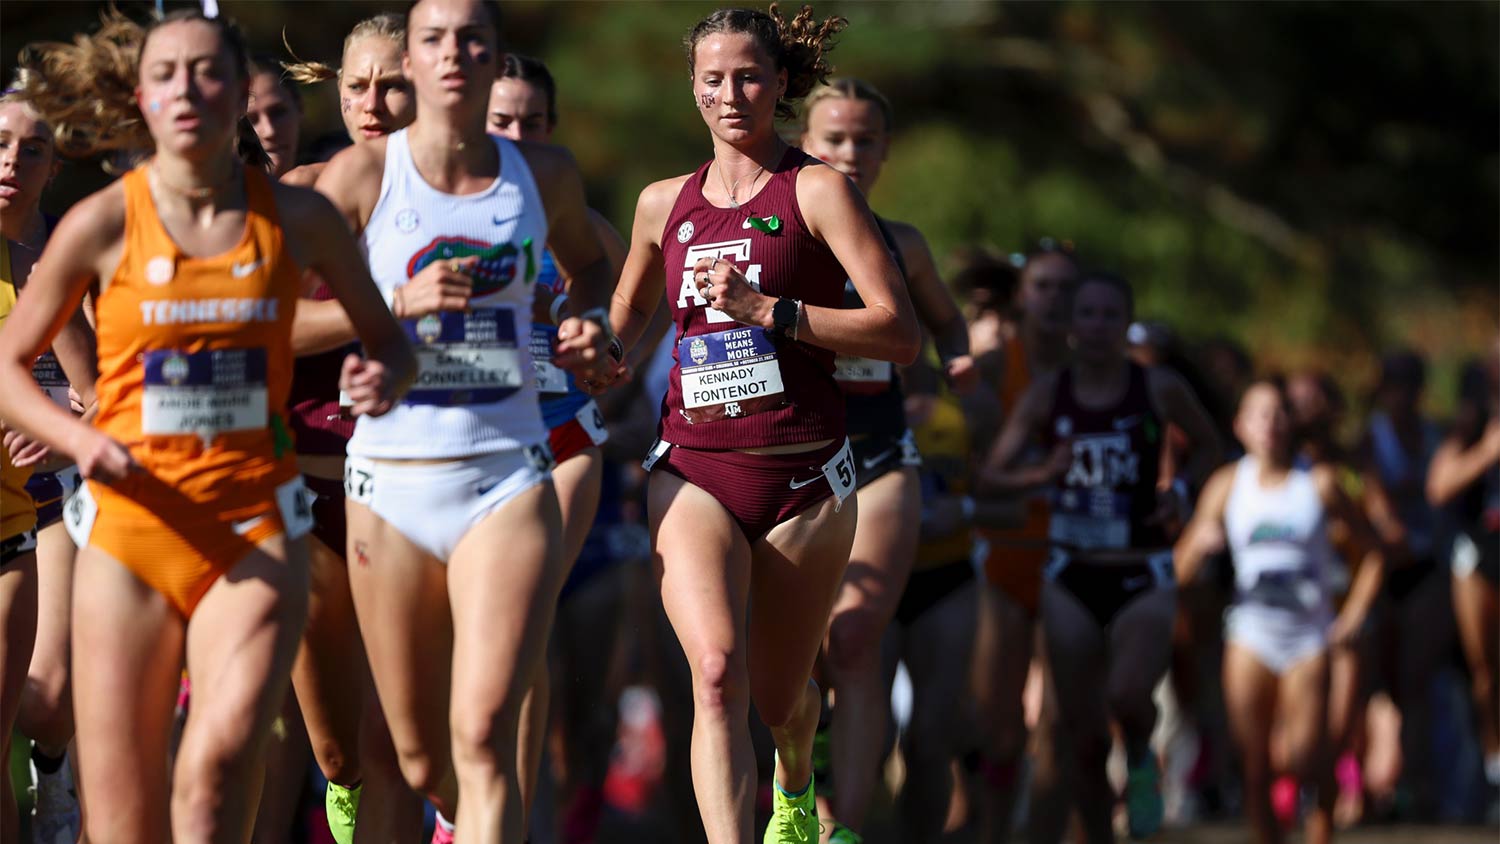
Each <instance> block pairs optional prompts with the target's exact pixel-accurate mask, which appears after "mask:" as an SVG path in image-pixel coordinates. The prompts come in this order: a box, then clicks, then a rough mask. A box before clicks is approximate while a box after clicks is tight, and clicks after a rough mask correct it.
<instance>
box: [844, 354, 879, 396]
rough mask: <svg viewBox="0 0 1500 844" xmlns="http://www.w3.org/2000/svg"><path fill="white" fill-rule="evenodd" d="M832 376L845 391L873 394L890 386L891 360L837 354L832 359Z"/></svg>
mask: <svg viewBox="0 0 1500 844" xmlns="http://www.w3.org/2000/svg"><path fill="white" fill-rule="evenodd" d="M833 366H834V370H833V377H834V380H836V381H838V382H839V386H840V387H842V388H844V392H846V393H855V394H859V395H873V394H876V393H883V392H885V391H886V390H889V389H890V388H891V362H890V361H888V360H871V359H870V358H857V357H849V356H847V355H839V356H838V357H836V358H834V361H833Z"/></svg>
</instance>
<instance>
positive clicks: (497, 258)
mask: <svg viewBox="0 0 1500 844" xmlns="http://www.w3.org/2000/svg"><path fill="white" fill-rule="evenodd" d="M524 245H525V247H526V248H527V250H528V253H529V251H530V246H531V241H530V239H529V238H528V239H527V241H526V243H525V244H524ZM471 255H478V256H480V258H479V263H478V264H476V265H475V266H474V269H473V271H472V272H471V274H470V275H471V276H472V277H473V279H474V292H473V293H472V294H470V296H471V297H472V298H475V299H478V298H480V297H481V296H488V295H489V294H491V293H498V292H500V291H501V290H504V289H505V288H507V287H509V286H510V283H511V282H512V281H515V280H516V273H517V271H518V270H519V268H520V263H521V248H520V247H517V246H516V245H515V244H514V243H510V242H508V241H507V242H505V243H500V244H491V243H486V242H485V241H482V240H475V239H474V238H472V237H436V238H433V239H432V242H431V243H429V244H427V245H426V246H424V247H422V248H421V249H418V250H417V252H416V254H414V255H412V256H411V260H410V261H407V262H406V277H407V278H412V277H413V276H415V275H416V274H417V273H419V272H421V271H422V268H423V267H425V266H427V265H428V264H430V263H432V262H433V261H450V260H453V259H456V258H468V257H469V256H471ZM532 265H533V266H535V264H534V262H533V264H532Z"/></svg>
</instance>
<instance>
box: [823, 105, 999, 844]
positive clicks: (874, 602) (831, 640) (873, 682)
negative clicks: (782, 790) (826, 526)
mask: <svg viewBox="0 0 1500 844" xmlns="http://www.w3.org/2000/svg"><path fill="white" fill-rule="evenodd" d="M803 114H804V120H805V123H804V128H803V131H802V149H803V151H805V152H806V153H807V154H808V155H811V156H813V157H814V158H817V159H820V160H822V161H824V162H825V163H827V164H829V165H830V166H832V167H833V168H834V169H836V170H838V171H839V172H841V173H843V174H844V175H846V176H848V177H849V178H850V179H852V180H853V181H854V184H855V186H856V187H858V188H859V190H860V193H861V194H863V195H865V196H866V197H868V196H869V194H870V190H871V189H872V188H874V187H875V182H876V180H877V179H879V178H880V169H881V166H882V165H884V164H885V159H886V155H887V153H888V152H889V150H890V138H891V131H892V130H893V129H894V125H893V123H894V120H893V112H892V109H891V105H890V102H889V101H888V100H887V99H886V98H885V96H884V95H882V94H881V93H880V92H879V91H877V90H875V88H873V87H872V86H870V85H869V84H868V83H866V82H862V81H860V80H858V79H838V80H834V81H832V82H830V83H829V84H828V85H825V86H823V87H820V88H818V89H817V90H815V91H813V92H812V93H811V94H809V95H808V97H807V102H806V104H805V105H804V106H803ZM875 223H876V225H877V226H878V227H879V230H880V234H881V237H882V239H883V240H884V241H885V245H886V248H887V249H888V250H889V251H890V253H891V256H892V258H893V259H894V260H895V262H896V266H897V267H898V268H899V269H900V270H901V272H902V275H903V277H904V278H905V280H906V285H907V292H908V293H909V294H910V296H911V300H912V304H914V305H915V306H916V309H917V316H918V317H919V318H920V319H921V322H922V324H923V325H925V326H927V328H928V330H929V331H931V332H932V335H933V338H934V342H935V344H936V346H937V350H938V357H939V358H940V359H941V361H942V363H943V369H944V374H945V375H946V376H947V378H948V380H949V383H951V384H952V385H954V387H955V388H957V389H959V390H961V391H967V390H969V389H970V388H972V387H973V386H974V384H975V383H976V381H977V380H978V375H979V372H978V370H976V369H975V368H974V360H973V358H971V357H969V330H968V327H967V326H966V325H965V324H964V318H963V314H961V313H960V312H959V310H958V305H957V304H956V303H954V301H953V297H952V295H951V294H949V292H948V289H947V287H946V286H944V284H943V280H942V279H941V278H939V277H938V274H937V267H936V266H935V265H934V263H933V260H932V251H931V250H930V249H928V247H927V240H926V238H924V237H922V233H921V232H919V231H917V229H916V227H914V226H912V225H910V224H907V223H898V222H895V221H888V220H884V219H881V218H880V217H878V216H877V217H876V218H875ZM844 297H845V300H846V304H847V305H849V306H851V307H859V304H860V299H859V293H858V291H856V290H855V289H854V285H853V282H845V285H844ZM835 365H836V366H837V369H836V371H835V374H834V377H835V378H836V379H837V380H838V382H839V386H840V387H841V388H843V390H844V396H845V410H846V414H847V419H848V425H847V430H848V434H849V441H850V444H851V446H852V447H853V449H854V460H855V464H854V472H855V476H856V489H857V496H858V498H859V510H860V513H861V514H862V518H861V519H860V520H859V524H858V525H857V526H856V528H855V532H854V549H853V551H852V552H851V554H850V557H849V567H848V568H847V569H846V570H845V571H844V584H843V586H842V587H841V589H840V590H839V597H838V599H837V600H836V601H835V602H834V607H833V617H832V619H831V620H830V621H829V626H828V643H827V651H828V652H827V661H826V665H827V667H828V668H829V670H830V672H831V675H832V676H831V678H830V679H831V684H832V686H833V687H834V689H835V690H836V694H837V696H838V700H837V704H838V705H837V708H836V715H837V717H835V718H834V720H833V724H832V734H831V739H832V744H831V748H830V749H831V759H830V761H831V763H832V773H833V777H834V780H835V781H836V782H837V783H838V790H837V791H836V792H835V793H834V794H833V795H831V799H830V800H829V801H828V803H827V804H826V805H828V806H830V807H831V808H832V814H831V816H832V817H833V818H834V819H835V820H836V822H835V823H833V824H832V825H831V830H832V832H831V838H830V839H829V840H830V841H833V842H848V844H852V842H857V841H859V840H860V837H859V835H858V830H860V829H862V828H863V827H864V820H865V814H866V812H867V811H868V810H869V806H870V795H871V792H872V790H873V789H874V786H875V779H876V776H877V775H878V774H879V772H880V761H881V757H882V755H883V751H884V749H885V744H884V742H878V741H871V740H870V737H871V736H872V735H878V734H880V733H881V732H882V731H884V729H885V724H886V722H887V721H889V720H890V701H891V698H890V694H889V687H888V686H887V685H886V684H885V683H884V682H883V674H884V672H883V671H882V670H881V658H880V656H881V647H880V645H881V639H882V637H883V636H884V634H885V631H886V628H887V627H888V626H889V625H890V623H891V618H892V617H893V616H894V614H895V612H896V605H897V603H899V602H900V600H901V595H902V592H903V591H904V590H905V588H906V581H907V578H908V577H909V576H910V575H911V570H912V564H913V563H914V561H915V560H916V554H917V533H918V527H919V525H920V524H921V518H920V517H921V507H922V495H921V488H920V485H919V481H918V479H917V467H918V466H919V465H921V462H922V461H921V456H920V455H919V454H918V452H917V448H916V443H915V441H914V439H913V436H912V432H911V431H910V430H909V429H908V428H907V427H906V412H905V410H904V409H903V407H902V396H901V384H900V379H899V378H898V377H897V374H896V371H895V368H894V367H893V366H892V365H891V363H890V362H889V361H885V360H874V359H871V358H866V357H859V356H854V355H840V356H839V357H838V358H837V359H836V361H835ZM820 808H821V807H820Z"/></svg>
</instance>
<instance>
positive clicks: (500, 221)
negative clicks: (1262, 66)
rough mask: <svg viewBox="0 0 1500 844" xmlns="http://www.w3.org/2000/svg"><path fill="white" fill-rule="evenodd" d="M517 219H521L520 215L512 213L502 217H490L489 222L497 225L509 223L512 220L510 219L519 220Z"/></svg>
mask: <svg viewBox="0 0 1500 844" xmlns="http://www.w3.org/2000/svg"><path fill="white" fill-rule="evenodd" d="M519 219H521V215H520V214H512V215H511V216H509V217H506V218H504V219H501V218H499V217H491V218H490V222H491V223H494V224H495V225H497V226H503V225H505V224H506V223H509V222H512V221H515V220H519Z"/></svg>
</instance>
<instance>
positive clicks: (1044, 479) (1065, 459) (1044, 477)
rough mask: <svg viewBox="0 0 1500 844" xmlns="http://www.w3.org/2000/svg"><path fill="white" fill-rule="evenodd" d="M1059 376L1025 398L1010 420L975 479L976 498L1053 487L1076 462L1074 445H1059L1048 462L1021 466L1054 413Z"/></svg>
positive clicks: (1037, 386) (1036, 386) (1030, 390)
mask: <svg viewBox="0 0 1500 844" xmlns="http://www.w3.org/2000/svg"><path fill="white" fill-rule="evenodd" d="M1055 389H1056V376H1055V375H1049V376H1047V377H1044V378H1041V379H1039V380H1038V381H1036V382H1035V383H1033V384H1032V385H1031V386H1030V387H1028V388H1027V390H1026V392H1024V393H1022V394H1021V400H1020V401H1019V402H1018V403H1017V404H1016V409H1015V410H1014V411H1012V412H1011V413H1010V415H1009V416H1007V417H1006V420H1005V428H1004V430H1002V431H1001V432H1000V437H999V439H997V440H996V441H995V444H994V446H993V447H992V448H991V449H990V453H989V455H988V456H987V457H985V460H984V463H982V464H981V466H980V469H979V474H978V477H977V478H976V479H975V493H976V497H978V496H980V495H985V496H1005V495H1013V494H1015V493H1018V492H1024V491H1026V490H1031V489H1036V488H1037V487H1040V486H1045V485H1047V484H1050V483H1052V482H1053V480H1055V479H1056V478H1057V477H1059V476H1060V475H1062V473H1063V472H1066V471H1067V468H1068V465H1069V463H1070V461H1071V459H1072V451H1073V447H1072V444H1071V443H1068V442H1062V443H1058V445H1057V447H1056V448H1054V449H1053V451H1052V454H1050V455H1048V456H1047V459H1046V460H1043V461H1040V462H1037V463H1032V464H1030V465H1024V466H1023V465H1017V462H1016V461H1018V460H1019V459H1020V458H1021V453H1022V452H1023V451H1024V450H1025V449H1026V444H1027V443H1029V442H1031V440H1032V438H1033V437H1035V436H1036V435H1037V434H1038V433H1040V432H1041V429H1042V425H1043V424H1044V423H1045V422H1046V420H1047V413H1048V411H1049V410H1050V404H1051V401H1052V393H1053V391H1054V390H1055Z"/></svg>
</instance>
